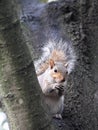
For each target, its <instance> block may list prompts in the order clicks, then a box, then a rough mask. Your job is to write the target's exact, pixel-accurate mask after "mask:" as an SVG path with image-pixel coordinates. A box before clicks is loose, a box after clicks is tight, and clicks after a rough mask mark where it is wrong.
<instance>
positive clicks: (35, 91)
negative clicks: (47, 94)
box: [0, 0, 57, 130]
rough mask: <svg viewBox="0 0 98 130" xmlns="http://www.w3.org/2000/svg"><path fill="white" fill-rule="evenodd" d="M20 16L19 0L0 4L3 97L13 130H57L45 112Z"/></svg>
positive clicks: (1, 88)
mask: <svg viewBox="0 0 98 130" xmlns="http://www.w3.org/2000/svg"><path fill="white" fill-rule="evenodd" d="M19 12H20V7H19V6H18V4H17V2H16V1H15V0H14V1H13V0H1V1H0V95H1V98H2V102H3V105H4V107H5V111H6V113H7V116H8V120H9V123H10V129H11V130H39V129H42V130H54V128H55V127H54V126H53V125H52V123H51V119H50V117H49V116H48V115H47V113H46V112H45V110H44V109H43V105H42V104H43V103H42V100H41V96H42V95H41V90H40V87H39V85H38V83H37V79H36V76H35V70H34V66H33V63H32V59H31V57H30V53H29V50H28V48H27V46H26V38H25V37H24V35H23V30H22V28H21V24H20V21H19V19H18V15H19ZM44 107H45V106H44ZM55 129H57V128H55Z"/></svg>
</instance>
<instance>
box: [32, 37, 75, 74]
mask: <svg viewBox="0 0 98 130" xmlns="http://www.w3.org/2000/svg"><path fill="white" fill-rule="evenodd" d="M54 49H56V50H60V51H62V52H64V54H65V60H66V63H68V67H67V71H68V74H70V73H71V72H72V70H73V69H74V67H75V62H76V59H77V58H76V53H75V51H74V48H73V46H72V45H71V43H68V42H65V41H63V40H62V39H61V40H59V41H58V42H57V41H56V40H49V41H48V42H47V43H45V46H44V47H43V48H42V55H41V57H40V58H39V59H38V60H36V61H35V62H34V64H35V68H36V71H38V69H39V66H40V65H41V64H43V63H45V62H46V61H47V60H49V57H50V55H51V53H52V51H53V50H54Z"/></svg>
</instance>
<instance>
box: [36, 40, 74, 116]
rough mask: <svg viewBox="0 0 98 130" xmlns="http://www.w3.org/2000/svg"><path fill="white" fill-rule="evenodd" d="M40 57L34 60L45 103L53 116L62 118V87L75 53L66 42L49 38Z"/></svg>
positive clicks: (70, 68) (72, 66) (71, 68)
mask: <svg viewBox="0 0 98 130" xmlns="http://www.w3.org/2000/svg"><path fill="white" fill-rule="evenodd" d="M42 51H43V53H42V55H41V57H40V58H39V59H38V60H36V61H35V62H34V64H35V69H36V74H37V78H38V81H39V84H40V87H41V89H42V92H43V94H44V96H45V98H44V99H45V103H46V104H47V106H48V108H49V112H50V114H51V115H52V116H53V117H56V118H62V116H61V114H62V111H63V108H64V88H65V86H66V83H67V77H68V75H69V74H70V73H71V72H72V70H73V69H74V66H75V62H76V54H75V52H74V49H73V47H72V46H71V44H69V43H68V42H65V41H62V40H59V42H57V41H55V40H49V41H48V43H46V44H45V46H44V47H43V48H42Z"/></svg>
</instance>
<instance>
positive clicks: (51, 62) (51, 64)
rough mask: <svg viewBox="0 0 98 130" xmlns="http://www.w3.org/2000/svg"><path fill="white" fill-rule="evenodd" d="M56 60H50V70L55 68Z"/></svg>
mask: <svg viewBox="0 0 98 130" xmlns="http://www.w3.org/2000/svg"><path fill="white" fill-rule="evenodd" d="M54 65H55V64H54V60H53V59H50V60H49V66H50V68H51V69H52V68H53V67H54Z"/></svg>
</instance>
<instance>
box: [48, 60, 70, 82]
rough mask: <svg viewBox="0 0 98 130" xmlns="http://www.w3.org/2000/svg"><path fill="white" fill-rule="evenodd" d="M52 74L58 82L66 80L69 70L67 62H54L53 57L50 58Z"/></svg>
mask: <svg viewBox="0 0 98 130" xmlns="http://www.w3.org/2000/svg"><path fill="white" fill-rule="evenodd" d="M49 68H50V74H51V76H52V78H53V79H54V80H55V82H56V83H62V82H65V81H66V78H67V75H68V72H67V64H64V63H61V62H54V60H53V59H50V60H49Z"/></svg>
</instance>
